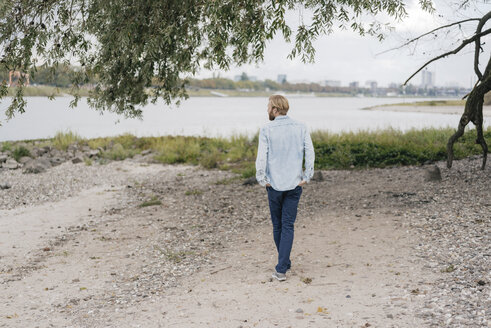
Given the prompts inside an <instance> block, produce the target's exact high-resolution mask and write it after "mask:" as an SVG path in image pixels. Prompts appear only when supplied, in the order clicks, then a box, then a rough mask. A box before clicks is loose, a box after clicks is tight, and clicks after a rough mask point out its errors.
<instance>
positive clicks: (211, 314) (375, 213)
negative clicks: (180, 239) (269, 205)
mask: <svg viewBox="0 0 491 328" xmlns="http://www.w3.org/2000/svg"><path fill="white" fill-rule="evenodd" d="M115 165H117V167H119V171H120V172H121V174H126V175H127V177H128V179H134V178H135V176H138V174H150V175H152V174H154V176H157V177H159V179H161V180H162V181H163V186H173V187H176V188H179V185H181V184H183V183H184V182H183V176H184V174H188V175H189V176H190V178H189V179H191V176H196V178H197V179H198V180H197V181H201V180H203V179H205V178H209V179H216V178H222V177H223V176H222V175H223V174H225V173H221V172H219V171H211V172H210V171H203V170H199V169H195V168H192V169H191V168H190V167H186V166H162V165H157V164H151V165H145V166H142V165H136V164H135V163H131V162H127V161H123V162H119V163H117V164H115ZM398 170H399V171H396V170H387V171H383V170H381V171H374V172H373V176H377V177H381V179H388V180H387V181H392V180H401V179H403V178H401V177H402V176H403V175H404V176H407V177H408V178H407V179H409V180H408V181H410V182H404V181H403V185H402V186H400V188H401V190H405V188H410V189H411V188H417V187H418V185H420V182H419V181H420V180H418V179H419V178H414V177H417V175H415V174H422V173H421V172H422V171H421V172H419V171H418V172H419V173H414V172H413V171H412V170H411V169H398ZM191 171H192V172H191ZM397 172H402V173H397ZM380 173H383V174H380ZM356 174H357V175H353V176H350V175H349V174H347V173H346V174H345V173H342V172H341V173H333V178H332V179H334V180H336V179H340V181H345V184H344V185H341V184H339V185H338V187H339V188H338V189H336V190H335V189H333V188H334V186H331V187H329V188H331V189H330V191H329V193H333V197H334V195H335V194H336V193H344V192H346V193H347V194H348V195H349V194H356V192H352V191H353V187H354V186H355V187H356V185H358V186H360V185H359V183H361V185H363V186H364V187H362V188H361V189H363V190H362V191H361V193H362V194H361V197H362V198H361V199H363V200H364V201H363V202H359V201H357V202H356V203H357V205H355V207H353V205H346V207H343V204H344V203H337V204H338V205H339V206H332V207H331V206H323V207H321V208H322V210H316V211H313V212H310V211H308V208H309V207H308V206H309V202H311V200H309V198H308V195H307V196H306V197H307V198H306V199H305V200H304V204H303V206H304V207H303V208H302V209H300V210H299V217H298V220H297V223H296V235H295V241H294V247H293V252H292V270H291V271H290V272H289V273H288V274H287V277H288V279H287V281H285V282H278V281H276V280H273V279H271V273H272V271H273V268H274V265H275V264H276V251H275V248H274V242H273V238H272V234H271V225H270V223H269V218H267V217H266V216H264V210H265V209H266V198H265V197H266V196H265V193H264V190H262V188H261V187H260V186H254V187H248V188H249V189H247V190H245V191H244V192H246V193H251V192H252V193H254V194H255V195H257V194H259V195H262V198H263V200H264V204H260V205H257V206H258V207H261V208H262V211H263V212H261V213H263V214H262V215H263V216H262V220H261V221H260V223H259V224H257V225H256V224H254V225H249V226H248V228H247V229H246V230H243V231H240V232H239V233H235V234H233V235H230V236H231V237H230V238H229V235H224V236H226V237H223V238H224V240H223V241H224V244H223V246H222V247H219V248H210V249H209V250H208V249H206V250H204V251H202V253H200V254H199V257H203V261H202V262H203V263H202V264H201V265H200V266H199V268H198V269H197V270H194V271H190V274H187V275H177V274H173V271H172V270H173V269H176V270H177V267H178V266H179V265H182V263H181V261H180V260H179V259H178V260H176V258H175V255H173V256H169V255H168V254H167V255H166V257H164V259H167V261H166V262H172V261H171V259H173V260H174V264H173V263H170V271H169V272H168V275H167V276H165V277H167V278H165V279H164V278H161V277H162V276H161V272H160V271H158V270H157V269H156V267H159V266H160V264H158V263H157V264H155V263H153V266H151V265H150V264H151V263H150V262H151V259H150V257H146V256H141V255H138V254H146V253H145V252H147V253H148V252H149V250H150V249H151V248H155V247H156V246H155V245H157V244H158V245H160V247H162V248H163V247H164V244H163V243H162V239H161V238H162V236H163V235H167V234H171V233H172V232H173V231H179V230H180V229H179V226H178V225H177V222H178V220H179V219H178V218H177V217H176V212H175V211H174V210H172V206H171V205H167V204H170V199H171V197H172V196H173V194H174V193H175V191H172V190H171V191H169V192H168V194H167V196H166V197H167V198H164V204H163V205H162V206H151V207H145V208H138V207H137V206H134V205H135V204H136V203H135V199H132V198H131V197H130V196H128V190H129V188H128V186H127V185H126V184H121V185H109V186H99V187H96V188H91V189H86V190H83V191H81V192H80V193H78V194H76V195H74V196H72V197H69V198H67V199H65V200H62V201H58V202H48V203H44V204H40V205H34V206H30V207H25V208H24V207H23V208H15V209H12V210H3V211H1V212H0V227H1V228H0V243H1V244H0V246H1V247H0V265H1V266H0V269H1V271H0V284H1V289H2V297H1V301H0V327H370V326H372V327H424V326H425V325H424V324H423V321H421V319H420V318H418V317H416V316H415V315H414V311H415V309H416V308H420V307H421V306H422V301H423V299H424V298H425V294H426V291H427V289H429V288H430V286H431V285H432V284H434V281H436V280H437V278H438V277H437V275H436V274H435V271H434V270H431V269H430V268H429V267H427V266H425V265H424V263H423V262H421V261H420V260H418V259H417V258H416V256H415V254H414V253H413V247H414V246H415V245H416V244H417V243H418V236H417V235H415V234H414V231H412V230H411V226H410V225H411V223H410V222H407V220H406V218H405V216H404V215H401V211H399V210H394V208H393V207H392V208H389V207H387V208H384V207H381V206H376V202H377V201H376V199H375V197H379V198H380V199H381V201H383V200H384V199H386V198H384V197H387V199H389V200H391V201H392V199H396V198H395V196H394V197H392V195H386V194H384V193H379V195H380V196H374V195H375V194H376V193H377V192H376V191H375V190H376V189H373V190H372V189H371V188H378V187H375V184H374V185H373V186H372V185H370V184H369V183H368V182H367V181H369V180H370V179H371V178H367V180H364V181H361V180H360V178H359V177H360V176H362V175H363V173H356ZM358 174H360V175H358ZM410 177H413V178H410ZM154 179H155V178H154ZM199 179H201V180H199ZM203 181H204V180H203ZM210 181H211V180H210ZM336 181H337V180H336ZM384 181H385V180H384ZM325 184H326V185H328V186H329V185H332V184H333V182H332V181H331V182H329V181H326V182H325ZM334 184H335V183H334ZM365 184H366V185H365ZM377 185H379V182H377ZM319 186H321V185H320V184H319ZM218 187H219V188H222V187H221V186H218ZM218 187H217V188H218ZM148 188H150V187H147V189H148ZM168 188H170V187H168ZM223 188H226V186H225V187H223ZM244 188H246V187H244ZM251 188H252V189H251ZM309 188H310V189H309ZM315 188H321V187H316V185H315V183H313V185H312V186H307V187H305V189H304V194H308V193H309V192H310V193H312V192H313V191H314V190H316V189H315ZM131 189H134V188H131ZM169 190H170V189H169ZM219 190H221V189H216V190H215V191H212V192H215V193H218V192H219ZM223 190H224V191H223V192H224V195H225V196H224V197H228V196H226V195H228V192H227V189H223ZM411 190H412V189H411ZM393 191H394V192H396V191H397V190H395V189H394V190H393ZM395 195H397V194H395ZM205 196H206V195H205ZM205 196H202V198H199V197H200V196H193V197H195V198H194V199H195V204H197V206H198V207H203V205H200V204H201V203H199V200H200V199H202V200H205V201H206V197H205ZM321 196H322V195H321ZM183 197H188V196H183ZM370 197H372V198H370ZM397 197H399V196H397ZM401 197H402V196H401ZM382 198H383V199H382ZM184 199H191V198H189V197H188V198H184ZM368 199H370V201H365V200H368ZM397 199H399V198H397ZM344 200H346V202H347V203H346V204H350V203H349V199H348V198H347V197H343V201H344ZM245 201H247V199H246V200H245ZM301 202H302V201H301ZM362 203H363V204H362ZM180 204H181V203H180ZM180 204H177V206H178V207H179V206H181V207H182V210H183V211H184V209H185V207H186V206H192V205H193V201H192V200H191V201H190V202H189V204H185V205H180ZM367 204H368V205H369V206H368V207H367V208H370V209H369V210H368V209H367V210H364V208H365V207H366V206H367ZM370 204H372V206H371V207H370ZM374 204H375V205H374ZM130 205H131V206H130ZM416 206H417V205H416ZM239 210H240V208H239ZM124 213H125V215H123V214H124ZM231 218H232V219H233V216H232V217H231ZM222 224H230V225H232V224H233V223H232V222H227V221H224V223H222ZM181 230H182V229H181ZM210 232H211V233H213V231H210ZM176 233H177V232H176ZM201 233H203V236H204V231H203V232H201ZM216 233H218V231H216ZM197 234H198V236H199V234H200V231H197ZM225 239H226V240H225ZM157 248H158V247H157ZM203 249H205V248H203ZM197 251H198V250H197ZM197 251H196V252H197ZM135 253H137V256H134V255H135ZM163 262H164V261H162V265H164V264H163ZM200 263H201V262H200ZM172 266H174V267H173V268H172ZM183 270H184V271H186V270H187V269H186V267H185V266H184V269H183ZM147 280H148V281H147ZM168 281H172V283H171V284H169V283H168ZM138 286H147V287H146V288H145V289H144V290H145V292H141V288H140V289H138V288H136V287H138ZM125 287H127V289H125ZM120 294H121V295H122V294H124V295H125V297H126V298H125V297H120ZM125 300H131V302H127V303H126V304H124V303H125V302H126V301H125Z"/></svg>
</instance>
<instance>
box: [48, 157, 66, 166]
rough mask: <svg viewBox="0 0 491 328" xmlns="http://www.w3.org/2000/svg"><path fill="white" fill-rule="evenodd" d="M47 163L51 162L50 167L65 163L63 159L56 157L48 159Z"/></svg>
mask: <svg viewBox="0 0 491 328" xmlns="http://www.w3.org/2000/svg"><path fill="white" fill-rule="evenodd" d="M49 161H50V162H51V165H52V166H57V165H60V164H61V163H63V162H65V159H64V158H62V157H58V156H56V157H51V158H50V159H49Z"/></svg>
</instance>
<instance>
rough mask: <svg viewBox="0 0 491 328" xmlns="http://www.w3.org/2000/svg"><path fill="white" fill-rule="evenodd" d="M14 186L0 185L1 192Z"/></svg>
mask: <svg viewBox="0 0 491 328" xmlns="http://www.w3.org/2000/svg"><path fill="white" fill-rule="evenodd" d="M11 187H12V186H11V185H9V184H8V183H4V184H0V190H3V189H10V188H11Z"/></svg>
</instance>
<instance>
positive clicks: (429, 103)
mask: <svg viewBox="0 0 491 328" xmlns="http://www.w3.org/2000/svg"><path fill="white" fill-rule="evenodd" d="M464 105H465V100H460V99H456V100H427V101H415V102H404V103H397V104H384V105H377V106H374V107H388V106H417V107H419V106H461V107H463V106H464Z"/></svg>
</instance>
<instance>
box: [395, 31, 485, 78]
mask: <svg viewBox="0 0 491 328" xmlns="http://www.w3.org/2000/svg"><path fill="white" fill-rule="evenodd" d="M490 33H491V28H490V29H487V30H485V31H484V32H481V33H479V34H475V35H474V36H473V37H472V38H469V39H466V40H464V41H462V44H461V45H460V46H458V47H457V48H455V49H454V50H452V51H449V52H446V53H444V54H442V55H440V56H437V57H435V58H433V59H431V60H429V61H427V62H426V63H425V64H424V65H423V66H421V67H420V68H419V69H418V70H417V71H416V72H414V73H413V75H411V76H410V77H409V78H408V79H407V80H406V82H404V83H403V84H402V85H406V84H407V83H408V82H409V80H411V79H412V78H413V77H414V76H415V75H416V74H418V73H419V72H420V71H421V70H422V69H423V68H425V67H426V66H428V65H429V64H431V63H432V62H434V61H436V60H438V59H442V58H445V57H447V56H448V55H455V54H457V53H458V52H459V51H460V50H462V49H463V48H464V47H465V46H466V45H468V44H469V43H472V42H474V41H476V39H477V38H479V37H481V36H485V35H488V34H490Z"/></svg>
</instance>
